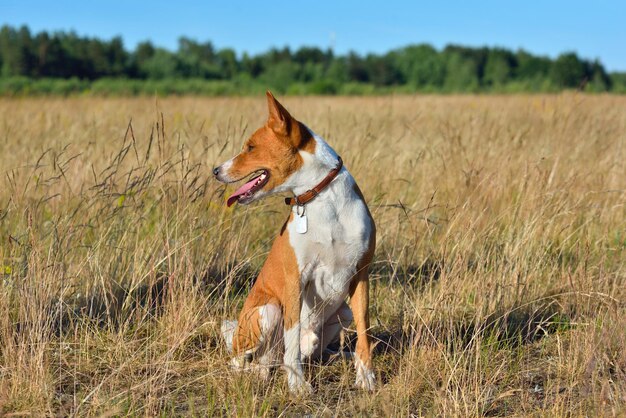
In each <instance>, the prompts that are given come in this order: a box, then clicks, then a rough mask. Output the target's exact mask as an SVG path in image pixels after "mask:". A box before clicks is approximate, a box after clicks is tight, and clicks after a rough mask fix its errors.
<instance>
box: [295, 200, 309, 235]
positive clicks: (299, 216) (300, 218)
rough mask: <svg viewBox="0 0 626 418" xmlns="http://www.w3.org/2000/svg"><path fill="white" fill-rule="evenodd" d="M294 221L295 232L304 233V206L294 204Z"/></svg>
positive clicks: (305, 221)
mask: <svg viewBox="0 0 626 418" xmlns="http://www.w3.org/2000/svg"><path fill="white" fill-rule="evenodd" d="M300 211H302V213H300ZM294 221H295V222H296V232H297V233H299V234H306V231H307V219H306V214H305V213H304V206H296V216H295V219H294Z"/></svg>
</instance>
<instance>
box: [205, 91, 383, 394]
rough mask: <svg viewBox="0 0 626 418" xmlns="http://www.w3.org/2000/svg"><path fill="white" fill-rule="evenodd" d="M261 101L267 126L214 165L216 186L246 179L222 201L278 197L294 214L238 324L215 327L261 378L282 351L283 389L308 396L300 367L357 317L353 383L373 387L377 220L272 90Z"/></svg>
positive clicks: (240, 363) (238, 361) (322, 145)
mask: <svg viewBox="0 0 626 418" xmlns="http://www.w3.org/2000/svg"><path fill="white" fill-rule="evenodd" d="M266 96H267V105H268V111H269V116H268V119H267V122H266V123H265V124H264V125H263V126H262V127H260V128H259V129H258V130H256V131H255V132H254V133H253V134H252V136H251V137H250V138H249V139H248V140H247V141H246V142H245V144H244V146H243V149H242V150H241V152H240V153H239V154H237V155H236V156H235V157H233V158H231V159H230V160H228V161H226V162H225V163H223V164H222V165H220V166H218V167H215V168H214V169H213V174H214V176H215V178H216V179H217V180H218V181H220V182H223V183H234V182H239V181H241V180H243V179H248V180H247V181H246V182H245V184H243V185H242V186H241V187H239V188H238V189H237V190H236V191H235V192H234V193H233V194H232V195H231V196H230V197H228V199H227V202H226V203H227V205H228V206H231V205H233V204H235V203H238V204H242V205H247V204H250V203H252V202H255V201H257V200H260V199H263V198H265V197H267V196H271V195H274V194H278V193H288V194H293V195H294V197H290V198H286V199H285V203H287V205H289V206H291V213H290V214H289V218H288V219H287V221H286V222H285V223H284V225H283V226H282V228H281V230H280V233H279V234H278V236H277V237H276V239H275V241H274V243H273V245H272V248H271V250H270V253H269V255H268V257H267V260H266V261H265V263H264V265H263V267H262V268H261V271H260V273H259V276H258V278H257V279H256V281H255V282H254V284H253V286H252V288H251V290H250V293H249V294H248V296H247V298H246V300H245V302H244V305H243V308H242V310H241V313H240V314H239V318H238V321H224V323H223V324H222V336H223V338H224V340H225V342H226V345H227V348H228V350H229V352H230V353H232V355H233V359H232V364H233V365H234V366H236V367H242V368H244V367H246V364H248V365H249V366H250V367H251V368H256V369H257V370H259V371H260V372H261V374H262V375H263V376H267V375H268V372H267V370H269V368H271V367H273V366H276V365H278V364H280V363H281V362H280V354H283V359H282V365H283V367H284V368H285V369H286V373H287V381H288V384H289V389H290V391H291V392H293V393H298V394H302V393H308V392H311V391H312V388H311V385H310V384H309V383H308V382H307V381H306V379H305V378H304V375H303V371H302V361H303V360H307V359H313V358H318V357H320V356H321V355H322V354H323V353H325V352H327V347H328V345H329V344H330V343H332V342H333V341H336V340H337V339H338V338H339V334H340V332H341V330H342V329H344V328H346V327H348V326H350V324H351V323H352V322H353V321H354V323H355V325H356V331H357V342H356V347H355V352H354V353H352V357H353V359H354V366H355V369H356V381H355V385H356V386H357V387H360V388H362V389H365V390H368V391H372V390H374V388H375V384H376V379H375V375H374V372H373V370H372V352H371V351H372V350H371V348H372V346H371V342H370V337H369V336H368V331H369V314H368V306H369V290H368V286H369V282H368V268H369V266H370V263H371V261H372V257H373V255H374V248H375V245H376V226H375V224H374V220H373V218H372V215H371V213H370V211H369V209H368V207H367V204H366V203H365V199H364V197H363V194H362V193H361V191H360V190H359V187H358V186H357V184H356V182H355V180H354V178H353V177H352V175H351V174H350V173H349V172H348V170H347V169H346V167H345V166H344V165H343V162H342V160H341V158H340V157H339V156H338V155H337V153H336V152H335V151H334V150H333V149H332V148H331V147H330V146H329V145H328V144H327V143H326V141H324V139H322V138H321V137H320V136H319V135H316V134H315V133H314V132H313V131H312V130H310V129H309V128H308V127H306V126H305V125H304V124H303V123H302V122H299V121H298V120H296V119H295V118H293V117H292V116H291V115H290V114H289V112H288V111H287V110H286V109H285V107H283V105H281V104H280V103H279V102H278V100H276V98H274V96H273V95H272V93H271V92H270V91H268V92H267V93H266ZM347 297H349V300H350V305H349V306H348V304H347V303H346V298H347ZM281 341H282V342H283V343H284V351H282V344H281Z"/></svg>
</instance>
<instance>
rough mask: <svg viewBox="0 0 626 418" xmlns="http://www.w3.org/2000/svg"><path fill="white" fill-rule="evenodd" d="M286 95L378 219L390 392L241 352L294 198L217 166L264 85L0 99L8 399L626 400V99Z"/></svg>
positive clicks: (497, 411)
mask: <svg viewBox="0 0 626 418" xmlns="http://www.w3.org/2000/svg"><path fill="white" fill-rule="evenodd" d="M283 103H284V104H285V105H286V106H287V107H288V108H289V109H290V111H291V112H292V114H293V115H294V116H296V117H297V118H299V119H300V120H302V121H304V122H305V123H306V124H307V125H309V126H310V127H311V128H313V129H314V130H315V131H316V132H317V133H319V134H321V135H322V136H324V137H325V138H326V139H327V140H328V142H329V143H330V144H331V145H333V146H334V147H335V149H336V150H337V151H338V152H339V154H340V155H342V157H343V159H344V161H345V163H346V165H347V167H348V169H349V170H350V171H351V172H352V174H353V175H354V177H355V178H356V180H357V182H358V183H359V185H360V186H361V189H362V190H363V192H364V194H365V196H366V198H367V200H368V203H369V205H370V208H371V210H372V213H373V215H374V218H375V220H376V223H377V226H378V231H379V239H378V247H377V250H376V257H375V263H374V265H373V268H372V270H373V271H372V274H371V281H372V287H371V317H372V318H373V323H372V327H373V328H372V334H373V335H374V338H375V339H376V340H377V341H378V344H377V346H376V348H375V360H374V364H375V367H376V374H377V378H378V381H379V383H380V385H379V388H378V389H377V391H376V392H375V393H373V394H368V393H363V392H360V391H358V390H355V389H353V388H352V382H353V381H354V370H353V368H352V365H351V364H350V363H349V362H344V361H339V362H336V363H333V364H331V365H320V364H311V365H308V366H307V367H306V368H305V373H306V374H307V376H309V378H310V380H311V382H312V384H313V386H314V388H315V393H314V394H313V395H312V396H311V397H308V398H294V397H291V396H290V395H289V392H288V390H287V386H286V382H285V378H284V377H285V376H284V373H282V372H281V371H278V372H277V373H275V374H274V375H273V377H272V378H271V380H270V382H269V383H266V382H259V381H258V380H257V379H256V378H254V377H252V376H247V375H238V374H236V373H234V372H232V371H231V370H229V368H228V366H227V355H226V353H225V348H224V346H223V344H222V342H221V341H220V337H219V325H220V322H221V320H222V319H224V318H233V317H234V316H235V315H236V313H237V311H238V308H239V307H240V306H241V304H242V302H243V298H244V296H245V294H246V292H247V289H248V288H249V286H250V284H251V282H252V280H253V279H254V276H255V272H257V271H258V269H259V268H260V266H261V264H262V262H263V260H264V258H265V255H266V254H267V251H268V250H269V246H270V244H271V242H272V239H273V237H274V235H275V234H276V233H277V232H278V230H279V227H280V225H281V222H282V221H283V220H284V218H285V216H286V214H287V212H288V210H287V208H286V207H285V206H284V204H283V203H282V199H280V198H276V197H275V198H273V199H268V200H265V201H263V202H261V203H259V204H256V205H253V206H249V207H243V206H239V207H235V208H231V209H228V208H226V206H225V205H224V193H225V192H226V191H227V190H226V189H225V187H224V186H223V185H221V184H218V183H217V182H216V181H214V180H213V179H212V177H211V175H210V169H211V168H212V167H213V166H214V165H215V164H216V163H217V162H222V161H224V160H225V159H227V158H229V157H230V156H232V155H233V154H234V153H236V152H237V150H238V149H239V147H240V146H241V144H242V143H243V140H244V139H245V138H246V137H247V136H248V135H249V134H251V133H252V131H253V130H254V129H255V128H256V127H257V126H259V125H260V124H261V123H263V122H264V119H265V112H266V109H265V104H264V97H262V96H260V97H259V98H258V99H251V98H231V99H228V98H220V99H201V98H165V99H156V100H155V99H146V98H138V99H97V98H73V99H0V413H4V414H9V413H13V414H14V416H23V415H44V414H45V415H54V414H58V415H70V414H76V415H79V416H87V415H126V414H130V415H156V414H161V415H164V416H169V415H178V414H183V415H198V416H205V415H227V416H251V415H267V416H275V415H281V414H284V415H288V416H294V415H302V414H314V415H321V416H333V415H338V416H354V415H376V416H408V415H416V416H417V415H430V416H485V415H486V416H505V415H507V416H509V415H518V416H519V415H533V416H546V415H547V416H583V415H587V416H613V415H615V416H620V415H621V416H624V415H626V97H620V96H602V95H578V94H564V95H558V96H502V97H498V96H445V97H438V96H422V97H408V96H407V97H393V96H389V97H381V98H341V97H336V98H296V97H292V98H287V99H286V100H284V102H283ZM228 190H230V189H228ZM352 337H353V334H352V332H350V331H347V332H346V335H345V340H346V344H348V345H349V344H351V340H352V339H353V338H352Z"/></svg>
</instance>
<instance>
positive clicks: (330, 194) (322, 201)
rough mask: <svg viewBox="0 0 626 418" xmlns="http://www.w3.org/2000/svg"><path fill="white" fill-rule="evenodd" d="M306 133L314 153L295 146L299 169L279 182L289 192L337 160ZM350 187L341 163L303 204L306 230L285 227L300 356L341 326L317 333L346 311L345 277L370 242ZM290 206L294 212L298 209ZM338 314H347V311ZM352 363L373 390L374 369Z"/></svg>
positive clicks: (310, 183) (363, 211)
mask: <svg viewBox="0 0 626 418" xmlns="http://www.w3.org/2000/svg"><path fill="white" fill-rule="evenodd" d="M311 133H312V135H313V137H314V138H315V141H316V147H315V154H310V153H308V152H305V151H300V155H301V156H302V159H303V161H304V164H303V166H302V168H301V169H300V170H298V171H297V172H296V173H294V174H292V175H291V176H290V177H289V178H288V179H287V180H286V181H285V183H284V184H283V185H282V187H284V188H286V189H287V190H288V191H290V192H292V193H293V194H294V195H298V194H301V193H304V192H305V191H307V190H309V189H311V188H313V187H314V186H315V185H317V184H318V183H319V182H320V181H322V179H323V178H324V177H326V176H327V175H328V173H329V171H330V170H332V169H333V168H334V167H336V165H337V163H338V156H337V154H336V153H335V151H334V150H333V149H332V148H331V147H330V146H329V145H328V144H327V143H326V142H325V141H324V140H323V139H322V138H320V137H319V136H317V135H315V134H314V133H313V132H311ZM354 186H355V181H354V178H353V177H352V175H350V173H349V172H348V170H347V169H346V168H345V167H344V168H342V170H341V171H340V172H339V174H338V175H337V177H335V179H334V180H333V181H332V182H331V183H330V184H329V185H328V186H327V187H326V188H325V189H323V190H322V191H321V192H320V194H319V195H318V196H316V197H315V199H313V200H312V201H310V202H309V203H307V204H306V206H305V214H306V216H307V220H308V230H307V232H306V233H305V234H300V233H298V232H297V231H296V227H295V222H290V223H289V225H288V226H287V229H288V230H289V242H290V244H291V246H292V247H293V249H294V252H295V255H296V260H297V262H298V268H299V270H300V274H301V276H300V277H301V280H302V288H303V289H304V291H303V297H302V310H301V313H300V324H301V329H302V331H301V335H302V337H301V339H300V341H301V348H302V355H303V356H305V357H308V356H310V355H312V354H313V351H314V350H318V349H319V351H321V350H324V349H325V348H326V345H327V344H328V343H330V342H331V340H332V338H335V337H336V335H337V333H338V332H339V331H340V326H335V327H331V328H332V329H330V328H329V327H327V328H328V329H327V330H326V331H329V332H332V333H333V334H334V335H332V336H330V335H322V332H323V330H324V326H325V325H326V324H327V323H329V322H337V320H336V319H332V318H331V316H332V315H337V314H338V312H339V313H341V312H340V311H342V309H340V308H344V309H348V310H349V308H348V307H347V306H345V299H346V297H347V296H348V291H349V287H350V282H351V279H352V277H353V276H354V274H355V273H356V269H357V263H358V262H359V261H360V260H361V259H362V258H363V256H364V254H365V252H366V251H367V250H368V247H369V239H370V237H371V234H372V228H373V225H372V221H371V219H370V217H369V215H368V211H367V207H366V206H365V202H363V200H362V199H361V198H360V196H359V195H358V194H357V192H356V191H355V190H354ZM292 210H293V211H294V213H296V210H297V208H296V207H294V208H293V209H292ZM300 210H301V209H300ZM296 216H297V213H296ZM341 316H344V317H345V318H346V319H347V318H348V317H349V318H350V320H351V319H352V318H351V315H347V314H346V313H343V314H342V315H341ZM322 341H323V342H322ZM321 345H324V346H323V347H322V346H321ZM355 367H356V369H357V382H356V384H357V385H358V386H360V387H363V388H364V389H368V390H371V389H373V387H374V374H373V372H372V371H371V370H369V369H367V368H366V367H365V365H364V364H363V363H362V362H361V361H360V360H359V359H358V358H357V359H356V361H355Z"/></svg>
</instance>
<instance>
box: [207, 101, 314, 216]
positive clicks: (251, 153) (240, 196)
mask: <svg viewBox="0 0 626 418" xmlns="http://www.w3.org/2000/svg"><path fill="white" fill-rule="evenodd" d="M266 95H267V107H268V110H269V116H268V118H267V122H266V123H265V125H263V126H262V127H260V128H259V129H257V130H256V132H254V133H253V134H252V136H251V137H250V138H248V140H247V141H246V142H245V143H244V145H243V149H242V150H241V152H240V153H239V154H237V155H236V156H234V157H233V158H231V159H230V160H228V161H226V162H225V163H223V164H222V165H220V166H218V167H215V168H214V169H213V174H214V175H215V178H216V179H217V180H219V181H221V182H223V183H234V182H238V181H240V180H243V179H245V178H247V179H248V181H247V182H246V183H245V184H244V185H243V186H241V187H240V188H239V189H237V190H236V191H235V193H233V194H232V195H231V196H230V197H229V198H228V200H227V205H228V206H231V205H232V204H233V203H235V202H238V203H241V204H248V203H251V202H254V201H255V200H259V199H261V198H263V197H265V196H267V195H269V194H271V193H276V192H283V191H285V190H283V189H282V188H281V187H280V186H281V185H283V184H284V183H285V181H286V180H287V179H288V178H289V176H291V175H292V174H293V173H295V172H297V171H298V170H299V169H300V168H301V167H302V164H303V160H302V156H301V155H300V151H308V152H310V153H313V152H314V150H315V139H314V138H313V137H312V135H311V133H310V132H309V131H308V129H307V128H306V127H305V126H304V125H303V124H302V123H300V122H298V121H297V120H296V119H295V118H293V117H292V116H291V115H290V114H289V112H287V110H286V109H285V108H284V107H283V105H281V104H280V103H279V102H278V100H276V99H275V98H274V96H273V95H272V93H271V92H269V91H268V92H267V93H266Z"/></svg>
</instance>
